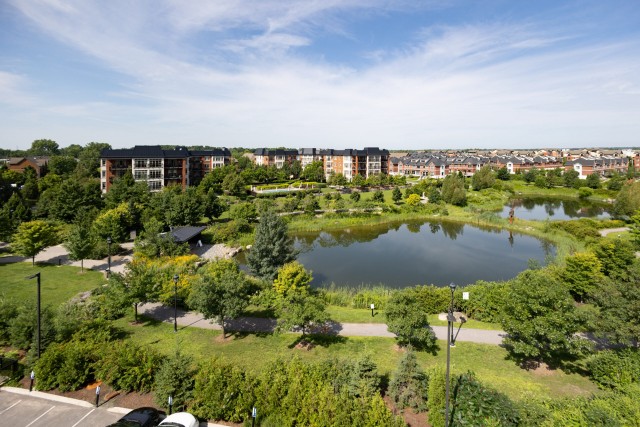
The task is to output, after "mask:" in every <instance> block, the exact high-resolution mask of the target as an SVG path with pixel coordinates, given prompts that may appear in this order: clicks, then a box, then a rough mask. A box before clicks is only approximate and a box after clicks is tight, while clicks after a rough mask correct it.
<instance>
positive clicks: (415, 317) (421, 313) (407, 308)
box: [384, 290, 436, 351]
mask: <svg viewBox="0 0 640 427" xmlns="http://www.w3.org/2000/svg"><path fill="white" fill-rule="evenodd" d="M384 313H385V316H386V318H387V328H388V329H389V332H393V333H394V334H396V335H397V336H398V343H399V344H401V345H404V346H406V345H411V346H413V347H414V348H415V349H417V350H431V351H432V350H433V349H434V348H435V345H436V336H435V334H434V332H433V330H432V329H431V326H429V321H428V319H427V312H426V311H425V310H424V308H423V307H422V306H421V305H420V303H419V302H418V300H417V298H416V296H415V295H414V294H413V293H412V292H410V291H408V290H405V291H399V292H395V293H394V294H393V295H392V296H391V298H390V299H389V302H388V304H387V306H386V307H385V310H384Z"/></svg>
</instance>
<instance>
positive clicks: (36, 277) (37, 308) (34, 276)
mask: <svg viewBox="0 0 640 427" xmlns="http://www.w3.org/2000/svg"><path fill="white" fill-rule="evenodd" d="M27 279H37V280H38V299H37V306H36V310H37V311H38V330H37V333H38V337H37V343H38V360H40V341H41V339H40V335H41V333H40V272H37V273H36V274H34V275H32V276H29V277H27Z"/></svg>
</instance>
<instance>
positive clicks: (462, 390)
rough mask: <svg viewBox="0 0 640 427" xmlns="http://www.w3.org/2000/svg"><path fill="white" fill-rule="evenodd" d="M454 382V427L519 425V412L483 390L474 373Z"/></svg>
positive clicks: (499, 396) (504, 398)
mask: <svg viewBox="0 0 640 427" xmlns="http://www.w3.org/2000/svg"><path fill="white" fill-rule="evenodd" d="M455 383H456V384H455V386H454V387H453V399H452V400H453V405H452V406H453V408H452V411H451V426H469V425H473V426H479V425H499V426H516V425H518V422H519V415H518V411H517V408H516V407H515V406H514V404H513V403H512V402H511V400H509V398H508V397H507V396H505V395H504V394H502V393H499V392H497V391H495V390H493V389H490V388H487V387H484V386H483V385H482V384H481V383H480V382H479V381H478V380H477V379H476V378H475V376H474V374H473V373H471V372H467V373H465V374H462V375H460V376H459V377H458V378H457V379H456V381H455Z"/></svg>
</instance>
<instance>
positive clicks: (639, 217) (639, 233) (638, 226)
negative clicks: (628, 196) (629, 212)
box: [629, 210, 640, 249]
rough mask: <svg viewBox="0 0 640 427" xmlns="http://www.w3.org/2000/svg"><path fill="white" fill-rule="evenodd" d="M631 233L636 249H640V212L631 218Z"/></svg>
mask: <svg viewBox="0 0 640 427" xmlns="http://www.w3.org/2000/svg"><path fill="white" fill-rule="evenodd" d="M629 233H630V234H631V241H632V242H633V244H634V245H635V248H636V249H640V210H638V211H636V213H635V215H633V216H632V217H631V226H630V228H629Z"/></svg>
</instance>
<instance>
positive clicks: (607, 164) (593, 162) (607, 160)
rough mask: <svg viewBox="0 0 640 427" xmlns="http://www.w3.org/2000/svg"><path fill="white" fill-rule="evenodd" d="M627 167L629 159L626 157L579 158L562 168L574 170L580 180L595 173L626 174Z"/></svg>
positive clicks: (603, 174)
mask: <svg viewBox="0 0 640 427" xmlns="http://www.w3.org/2000/svg"><path fill="white" fill-rule="evenodd" d="M628 167H629V159H628V158H626V157H610V156H602V157H597V158H596V157H586V158H584V157H581V158H579V159H576V160H569V161H568V162H567V163H566V164H565V166H564V168H565V170H572V169H573V170H575V171H576V172H578V174H579V177H580V178H581V179H584V178H586V177H587V176H589V175H591V174H593V173H597V174H599V175H602V176H605V175H607V174H610V173H620V174H625V173H627V168H628Z"/></svg>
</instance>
